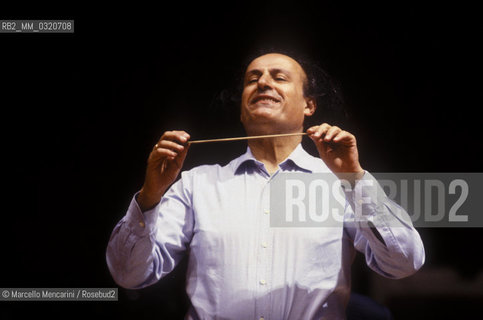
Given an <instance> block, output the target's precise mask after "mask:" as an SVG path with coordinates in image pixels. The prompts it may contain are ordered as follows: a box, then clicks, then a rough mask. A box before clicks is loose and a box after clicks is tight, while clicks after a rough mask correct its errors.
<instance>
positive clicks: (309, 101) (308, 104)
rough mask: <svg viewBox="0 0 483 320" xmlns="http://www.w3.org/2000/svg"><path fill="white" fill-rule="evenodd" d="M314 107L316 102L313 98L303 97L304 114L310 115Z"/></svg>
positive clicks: (315, 107)
mask: <svg viewBox="0 0 483 320" xmlns="http://www.w3.org/2000/svg"><path fill="white" fill-rule="evenodd" d="M316 109H317V103H316V102H315V99H314V98H309V97H307V98H305V108H304V116H306V117H310V116H311V115H313V114H314V112H315V110H316Z"/></svg>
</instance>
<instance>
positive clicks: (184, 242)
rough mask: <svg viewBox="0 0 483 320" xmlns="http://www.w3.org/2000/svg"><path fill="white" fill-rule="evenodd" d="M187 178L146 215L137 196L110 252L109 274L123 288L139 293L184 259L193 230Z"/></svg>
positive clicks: (117, 228)
mask: <svg viewBox="0 0 483 320" xmlns="http://www.w3.org/2000/svg"><path fill="white" fill-rule="evenodd" d="M187 176H188V174H187V173H185V172H183V173H182V177H181V179H180V180H178V181H177V182H176V183H175V184H173V185H172V186H171V188H169V189H168V191H167V192H166V193H165V195H164V196H163V197H162V199H161V201H160V202H159V204H158V205H157V206H156V207H154V208H153V209H151V210H148V211H145V212H144V213H143V212H142V211H141V209H140V208H139V205H138V203H137V202H136V196H137V194H136V195H134V197H133V199H132V200H131V203H130V205H129V208H128V210H127V213H126V215H125V216H124V217H123V218H122V219H121V221H119V223H118V224H117V225H116V227H115V228H114V230H113V232H112V234H111V238H110V240H109V243H108V246H107V250H106V260H107V265H108V267H109V271H110V272H111V275H112V277H113V279H114V281H116V283H117V284H119V285H120V286H122V287H124V288H130V289H136V288H143V287H146V286H149V285H151V284H154V283H155V282H157V281H158V280H159V279H161V278H162V277H163V276H165V275H166V274H168V273H169V272H171V271H172V270H173V269H174V267H175V266H176V265H177V264H178V262H179V261H180V260H181V259H182V257H183V255H184V253H185V251H186V248H187V246H188V243H189V242H190V240H191V237H192V230H193V210H192V208H191V199H192V198H191V191H190V183H189V179H188V177H187Z"/></svg>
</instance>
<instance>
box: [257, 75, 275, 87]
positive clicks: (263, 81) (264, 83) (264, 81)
mask: <svg viewBox="0 0 483 320" xmlns="http://www.w3.org/2000/svg"><path fill="white" fill-rule="evenodd" d="M257 84H258V91H265V90H268V89H271V88H272V81H271V78H270V74H269V73H268V72H267V71H265V72H264V73H263V74H262V75H261V76H260V78H258V81H257Z"/></svg>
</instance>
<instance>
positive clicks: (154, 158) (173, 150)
mask: <svg viewBox="0 0 483 320" xmlns="http://www.w3.org/2000/svg"><path fill="white" fill-rule="evenodd" d="M189 138H190V135H189V134H188V133H186V132H185V131H166V132H165V133H163V135H162V136H161V138H160V139H159V141H158V143H157V144H156V146H155V147H154V148H153V151H151V154H150V155H149V158H148V165H147V168H146V177H145V179H144V185H143V187H142V189H141V191H140V192H139V195H138V197H137V202H138V204H139V206H140V207H141V210H142V211H146V210H148V209H150V208H152V207H154V206H155V205H156V204H157V203H158V202H159V201H161V197H162V196H163V194H164V193H165V192H166V190H168V188H169V186H170V185H171V184H172V183H173V182H174V181H175V180H176V177H177V176H178V174H179V172H180V171H181V168H182V167H183V162H184V159H185V158H186V154H187V153H188V146H189V145H188V144H186V142H187V141H188V140H189Z"/></svg>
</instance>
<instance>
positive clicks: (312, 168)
mask: <svg viewBox="0 0 483 320" xmlns="http://www.w3.org/2000/svg"><path fill="white" fill-rule="evenodd" d="M249 164H255V165H257V166H262V165H263V163H262V162H260V161H258V160H257V159H255V156H254V155H253V153H252V151H251V150H250V147H247V151H246V152H245V153H244V154H242V155H241V156H240V157H238V158H236V159H234V160H233V161H232V162H231V163H230V165H231V166H232V169H233V171H234V172H235V173H238V172H239V171H240V170H242V169H244V168H246V166H247V165H249ZM279 167H280V168H281V169H282V170H284V171H294V170H295V171H305V172H331V171H330V170H329V168H328V167H327V165H326V164H325V163H324V162H323V161H322V160H321V159H320V158H318V157H314V156H312V155H310V154H309V153H308V152H307V151H305V150H304V148H303V147H302V144H301V143H299V144H298V145H297V147H296V148H295V149H294V150H293V151H292V153H291V154H290V155H289V156H288V157H287V159H285V160H284V161H282V163H280V165H279Z"/></svg>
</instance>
